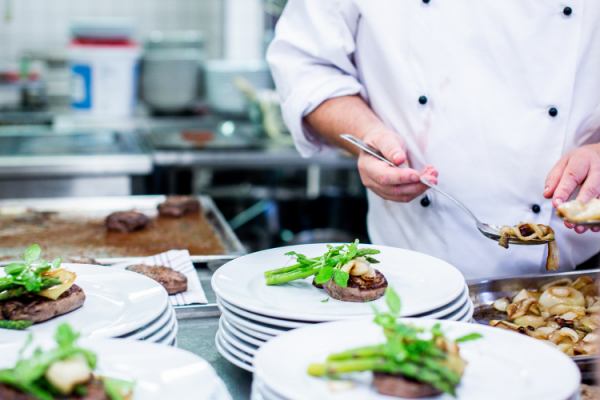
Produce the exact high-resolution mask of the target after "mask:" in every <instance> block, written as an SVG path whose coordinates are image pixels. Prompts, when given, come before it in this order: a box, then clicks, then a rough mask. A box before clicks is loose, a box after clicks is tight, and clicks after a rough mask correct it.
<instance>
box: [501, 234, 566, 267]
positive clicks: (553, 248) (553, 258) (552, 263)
mask: <svg viewBox="0 0 600 400" xmlns="http://www.w3.org/2000/svg"><path fill="white" fill-rule="evenodd" d="M498 233H499V234H500V235H501V238H500V240H499V241H498V244H499V245H500V246H502V247H504V248H505V249H508V242H509V240H510V238H511V237H516V238H519V239H521V240H523V241H525V242H526V241H529V240H534V239H539V240H550V242H548V257H547V259H546V269H548V270H556V269H558V262H559V260H560V255H559V253H558V245H557V244H556V241H555V240H554V231H553V230H552V228H550V227H549V226H547V225H541V224H540V225H538V224H534V223H531V222H519V225H517V226H508V225H503V226H502V227H500V230H499V231H498Z"/></svg>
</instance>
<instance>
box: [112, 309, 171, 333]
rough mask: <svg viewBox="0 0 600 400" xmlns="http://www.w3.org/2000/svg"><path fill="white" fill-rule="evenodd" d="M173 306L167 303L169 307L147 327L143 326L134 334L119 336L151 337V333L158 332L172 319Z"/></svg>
mask: <svg viewBox="0 0 600 400" xmlns="http://www.w3.org/2000/svg"><path fill="white" fill-rule="evenodd" d="M172 308H173V307H172V306H171V304H170V303H169V304H167V307H166V308H165V311H164V312H163V313H162V314H161V315H160V316H159V317H158V318H157V319H155V320H154V321H153V322H152V323H151V324H150V325H147V326H146V327H145V328H142V329H140V330H138V331H136V333H134V334H132V335H127V336H121V337H119V339H131V340H134V339H140V338H146V337H149V336H150V335H153V334H154V333H156V332H157V331H158V330H159V329H160V328H162V327H164V326H165V324H166V323H168V322H169V321H170V320H171V314H172V312H173V311H172Z"/></svg>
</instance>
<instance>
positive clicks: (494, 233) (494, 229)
mask: <svg viewBox="0 0 600 400" xmlns="http://www.w3.org/2000/svg"><path fill="white" fill-rule="evenodd" d="M340 137H341V138H342V139H345V140H347V141H348V142H350V143H352V144H353V145H355V146H356V147H359V148H360V149H362V150H364V151H366V152H367V153H369V154H370V155H372V156H373V157H376V158H378V159H380V160H381V161H383V162H385V163H387V164H389V165H391V166H392V167H395V168H407V167H406V165H396V164H394V163H393V162H391V161H390V160H388V159H387V158H385V157H384V156H383V154H381V152H380V151H379V150H378V149H376V148H375V147H373V146H371V145H369V144H367V143H365V142H363V141H362V140H360V139H358V138H356V137H354V136H352V135H348V134H342V135H340ZM421 183H423V184H425V185H427V186H429V187H430V188H431V189H433V190H435V191H436V192H438V193H440V194H442V195H444V196H446V197H447V198H448V199H450V200H451V201H452V202H453V203H454V204H456V205H457V206H458V207H460V209H461V210H463V211H464V212H465V213H466V214H467V215H468V216H469V217H471V219H472V220H473V221H475V224H476V226H477V229H479V231H480V232H481V233H482V234H483V235H484V236H486V237H488V238H490V239H492V240H496V241H498V240H500V237H501V236H500V234H498V230H499V229H500V227H499V226H498V225H490V224H484V223H482V222H481V221H479V219H478V218H477V217H476V216H475V215H474V214H473V213H472V212H471V210H469V209H468V208H467V206H465V205H464V204H463V203H461V202H460V201H458V200H456V199H455V198H453V197H452V196H450V195H449V194H448V193H446V192H444V191H443V190H442V189H440V188H439V187H438V186H437V185H435V184H433V183H431V182H429V181H428V180H427V179H425V178H423V177H421ZM550 241H551V240H540V239H532V240H528V241H524V240H520V239H518V238H515V237H511V238H510V240H509V243H510V244H522V245H537V244H546V243H548V242H550Z"/></svg>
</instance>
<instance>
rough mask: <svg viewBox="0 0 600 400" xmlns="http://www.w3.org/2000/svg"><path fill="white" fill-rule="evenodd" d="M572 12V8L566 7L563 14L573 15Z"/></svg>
mask: <svg viewBox="0 0 600 400" xmlns="http://www.w3.org/2000/svg"><path fill="white" fill-rule="evenodd" d="M572 12H573V10H572V9H571V7H565V9H564V10H563V14H565V15H566V16H569V15H571V13H572Z"/></svg>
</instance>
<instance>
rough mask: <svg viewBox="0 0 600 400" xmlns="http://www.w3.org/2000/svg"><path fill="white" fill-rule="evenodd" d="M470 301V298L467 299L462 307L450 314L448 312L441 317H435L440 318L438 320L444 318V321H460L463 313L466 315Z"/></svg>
mask: <svg viewBox="0 0 600 400" xmlns="http://www.w3.org/2000/svg"><path fill="white" fill-rule="evenodd" d="M470 301H471V299H469V300H467V302H466V303H465V305H464V306H463V307H462V308H460V309H459V310H456V311H454V312H453V313H452V314H450V315H448V316H446V317H443V318H436V319H440V320H444V321H460V320H461V319H462V318H463V317H464V316H465V315H467V312H468V311H469V308H470V307H471V304H470ZM425 319H433V318H425Z"/></svg>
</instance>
